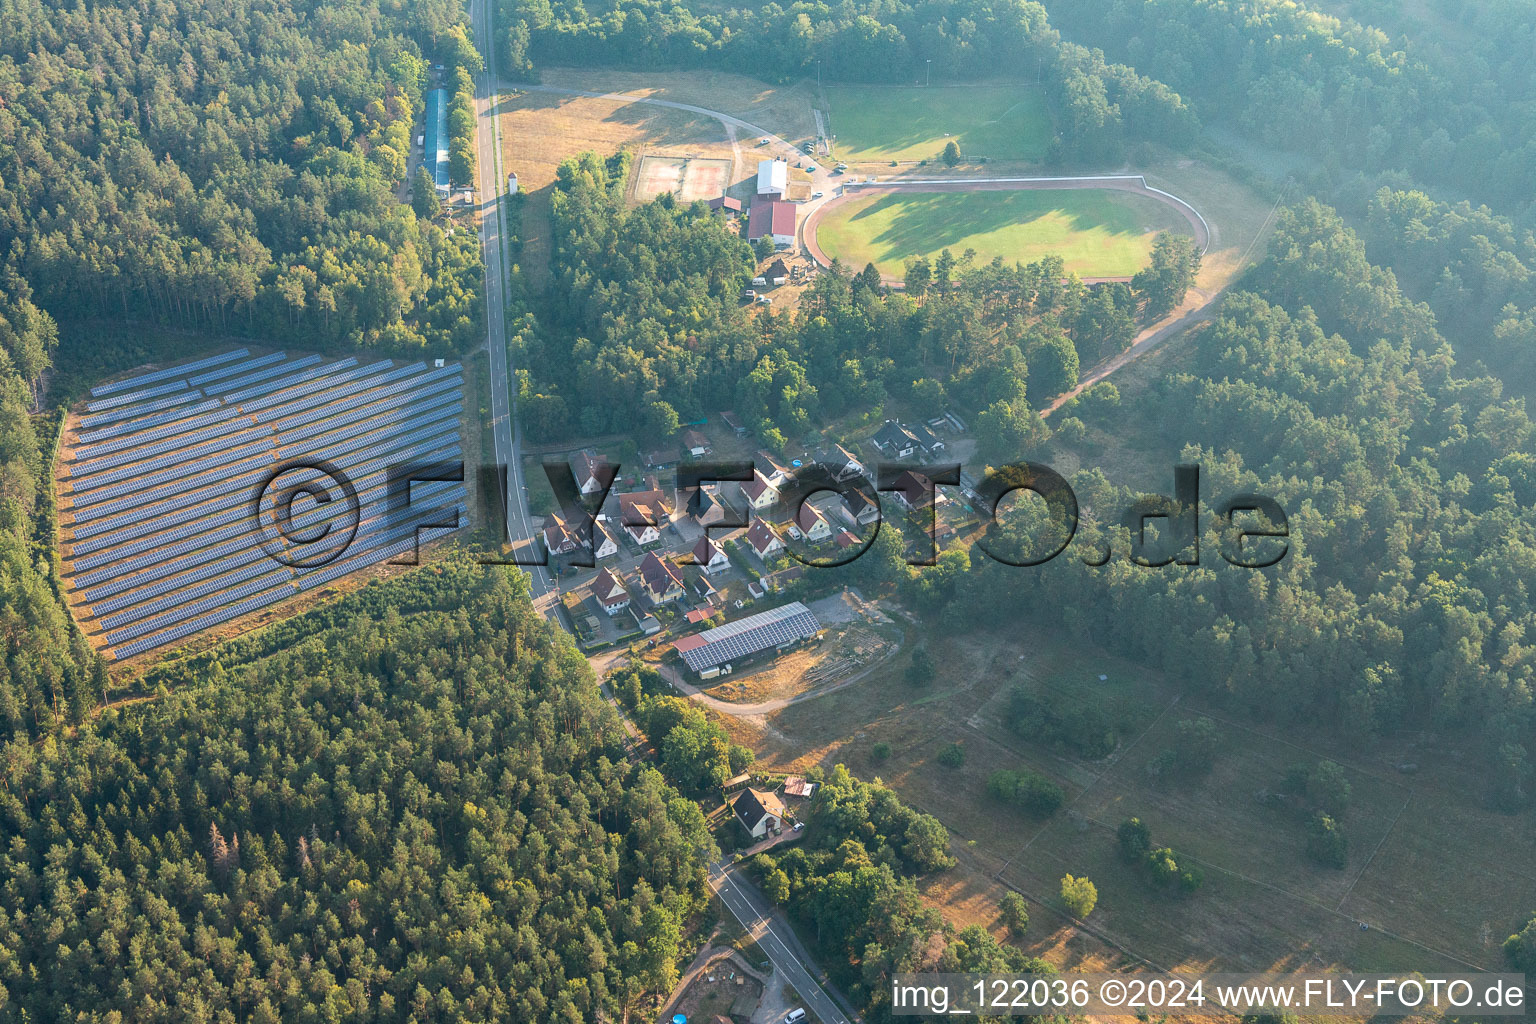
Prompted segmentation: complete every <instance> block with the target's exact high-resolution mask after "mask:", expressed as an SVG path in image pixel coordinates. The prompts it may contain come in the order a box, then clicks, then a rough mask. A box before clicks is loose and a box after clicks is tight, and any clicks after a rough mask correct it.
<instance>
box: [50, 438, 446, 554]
mask: <svg viewBox="0 0 1536 1024" xmlns="http://www.w3.org/2000/svg"><path fill="white" fill-rule="evenodd" d="M441 418H442V416H441V415H440V414H437V413H429V414H426V416H424V417H423V418H421V419H419V420H411V421H407V422H406V423H405V424H404V425H403V426H402V427H401V428H400V429H399V433H398V435H397V437H396V438H394V440H398V441H399V444H400V445H401V446H405V445H409V444H412V443H413V442H412V436H411V434H412V432H413V431H420V432H421V433H427V432H428V431H429V430H430V428H431V425H432V424H434V423H436V422H437V421H438V420H440V419H441ZM340 443H341V444H346V442H340ZM386 451H387V449H386ZM387 468H388V467H387V465H382V464H381V466H380V467H379V468H378V469H376V470H374V472H375V473H379V474H382V473H383V472H384V470H386V469H387ZM252 476H253V479H254V478H255V476H256V475H255V474H252ZM353 484H354V486H355V487H357V488H358V490H359V492H360V493H361V491H362V490H363V488H364V478H361V477H360V478H356V479H354V481H353ZM253 497H254V489H253V490H252V491H251V492H250V493H246V492H244V490H243V489H241V490H232V492H231V493H230V494H228V495H227V499H228V500H227V501H225V502H224V503H222V506H221V507H220V508H218V509H215V510H212V511H213V512H214V513H215V514H213V515H202V516H197V517H194V518H191V519H190V520H188V521H185V522H181V523H171V524H169V526H168V527H166V526H162V527H161V528H160V529H158V530H151V531H147V532H145V533H144V534H142V535H140V536H137V537H125V536H121V535H113V536H111V537H103V538H99V539H97V540H95V541H94V542H91V541H86V542H85V543H82V544H76V545H74V546H73V548H72V549H71V552H70V554H71V556H72V559H73V562H72V566H73V569H74V571H75V572H77V573H80V572H86V571H89V570H91V569H94V568H96V567H97V566H100V565H106V564H108V563H110V562H113V561H116V560H118V559H123V558H127V557H129V556H131V555H137V554H142V553H143V552H145V551H152V550H155V549H156V548H160V547H162V546H164V545H167V544H171V543H174V542H176V541H180V540H182V539H184V538H187V537H190V536H193V535H196V536H198V538H199V539H200V540H203V541H204V542H205V543H209V544H211V543H215V542H216V541H219V540H223V539H225V538H226V537H227V536H230V535H232V534H230V533H227V532H226V531H228V530H230V529H232V527H231V525H230V524H235V527H234V528H238V527H239V526H240V520H242V519H244V518H246V517H248V516H249V514H250V504H251V501H252V499H253ZM221 528H222V529H221ZM209 531H214V532H212V533H210V532H209Z"/></svg>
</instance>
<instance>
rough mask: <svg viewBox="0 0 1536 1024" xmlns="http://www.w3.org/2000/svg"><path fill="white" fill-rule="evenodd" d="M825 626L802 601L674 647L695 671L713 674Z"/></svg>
mask: <svg viewBox="0 0 1536 1024" xmlns="http://www.w3.org/2000/svg"><path fill="white" fill-rule="evenodd" d="M820 629H821V623H819V622H817V621H816V615H815V613H813V612H812V611H811V610H810V609H809V608H807V607H806V606H805V605H803V604H801V603H800V602H799V601H791V602H790V603H789V604H786V605H783V606H782V607H779V608H774V609H771V610H769V611H766V612H759V613H757V614H756V615H748V616H747V617H746V618H744V619H737V620H736V621H735V622H727V623H726V624H725V625H723V626H716V627H715V628H714V629H706V630H705V631H704V632H702V633H694V634H693V635H691V636H685V637H683V638H682V639H680V640H677V641H675V642H674V643H673V644H672V646H673V647H674V648H676V649H677V653H678V654H680V655H682V656H683V661H685V662H686V663H687V664H688V667H689V668H691V669H693V670H694V671H695V672H697V673H699V674H700V675H703V674H704V673H706V672H709V673H711V674H713V673H714V672H716V671H718V670H719V669H720V666H722V665H725V664H728V663H730V662H733V661H740V660H743V659H746V658H750V657H752V656H753V655H756V654H761V653H762V652H764V651H777V650H783V649H784V648H786V647H791V646H793V645H795V644H797V643H800V642H801V641H803V640H809V639H810V638H811V637H813V636H815V635H816V634H817V632H818V631H819V630H820Z"/></svg>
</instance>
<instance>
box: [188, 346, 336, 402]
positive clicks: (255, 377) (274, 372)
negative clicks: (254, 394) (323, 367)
mask: <svg viewBox="0 0 1536 1024" xmlns="http://www.w3.org/2000/svg"><path fill="white" fill-rule="evenodd" d="M318 362H320V357H319V356H305V357H304V358H302V359H290V360H287V361H286V362H282V363H278V364H277V365H275V366H268V367H266V368H265V369H262V370H257V371H256V372H255V373H248V374H246V375H245V376H243V377H236V378H235V379H234V380H229V381H225V382H224V383H222V384H220V385H218V387H217V388H215V389H214V394H216V395H218V396H219V397H220V398H222V399H224V401H226V402H230V401H235V400H236V399H235V393H236V392H240V391H244V390H246V389H247V388H252V387H255V388H259V387H261V386H262V385H260V384H258V383H257V382H258V381H271V380H272V379H273V378H274V377H279V376H281V375H283V374H285V373H292V372H293V371H294V370H296V369H298V368H299V367H302V366H313V365H315V364H316V363H318Z"/></svg>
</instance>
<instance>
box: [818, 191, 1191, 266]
mask: <svg viewBox="0 0 1536 1024" xmlns="http://www.w3.org/2000/svg"><path fill="white" fill-rule="evenodd" d="M1164 230H1168V231H1179V232H1185V233H1187V232H1188V230H1189V228H1188V225H1187V223H1186V222H1185V221H1184V219H1183V218H1182V217H1181V216H1179V214H1178V213H1177V212H1175V211H1174V210H1173V209H1171V208H1169V207H1167V206H1164V205H1163V204H1162V203H1159V202H1157V201H1156V200H1154V199H1149V198H1146V197H1145V196H1138V195H1132V194H1130V193H1125V192H1114V191H1110V190H1107V189H1047V190H1040V191H1016V192H1009V191H988V192H899V193H884V194H872V195H869V196H867V197H860V198H857V199H854V200H852V201H850V202H848V203H845V204H842V205H840V206H838V207H836V208H834V209H832V210H830V211H829V212H828V213H827V216H826V217H825V218H824V219H823V220H822V221H821V222H820V223H819V224H818V226H817V229H816V237H817V240H818V241H819V242H820V243H821V245H822V247H823V248H824V249H825V250H826V252H827V255H829V256H836V257H838V258H840V259H841V260H842V261H843V263H844V264H846V265H848V266H851V267H853V268H855V269H858V268H861V267H863V266H864V264H866V263H874V264H875V266H877V267H879V268H880V270H881V272H882V273H885V274H887V275H889V276H892V277H900V276H901V274H902V272H903V267H904V265H905V263H906V261H907V260H908V259H910V258H914V257H918V256H926V257H928V258H929V259H933V258H934V257H936V256H938V254H939V253H940V251H942V250H944V249H948V250H950V251H951V252H952V253H954V255H955V256H956V257H959V256H960V255H961V254H962V253H964V251H965V250H966V249H975V250H976V260H977V262H978V263H986V262H988V261H990V260H991V259H992V258H993V257H994V256H1001V257H1002V258H1003V259H1004V260H1005V261H1006V262H1009V263H1012V262H1014V261H1015V260H1017V261H1020V262H1024V263H1029V262H1032V261H1034V260H1038V259H1040V258H1041V257H1043V256H1046V255H1048V254H1050V253H1057V254H1059V255H1060V256H1061V258H1062V259H1063V260H1064V261H1065V263H1066V269H1067V270H1068V271H1070V272H1075V273H1077V274H1078V275H1079V276H1082V277H1129V276H1131V275H1132V274H1134V273H1136V271H1138V270H1140V269H1141V268H1142V267H1143V266H1145V265H1146V263H1147V259H1148V257H1149V255H1150V254H1151V251H1152V242H1153V240H1154V239H1155V238H1156V235H1157V232H1159V231H1164Z"/></svg>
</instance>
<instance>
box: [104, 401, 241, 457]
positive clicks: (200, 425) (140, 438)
mask: <svg viewBox="0 0 1536 1024" xmlns="http://www.w3.org/2000/svg"><path fill="white" fill-rule="evenodd" d="M207 407H208V409H209V411H207V412H203V413H201V414H199V415H194V416H187V417H183V418H181V419H177V420H173V421H171V422H170V423H167V424H165V425H163V426H158V427H151V428H149V429H147V430H142V431H124V432H122V433H121V434H118V435H116V436H113V437H109V438H107V439H105V440H101V441H93V442H90V443H87V444H76V445H75V451H74V455H75V459H74V461H75V463H76V464H81V465H83V464H84V463H87V462H89V461H91V460H94V459H96V458H98V457H100V456H103V455H108V454H111V453H113V452H120V451H124V450H128V449H133V448H137V447H138V446H139V445H141V444H148V443H150V442H151V441H160V440H168V439H171V438H175V437H179V436H181V435H183V434H188V433H192V432H194V431H199V430H202V429H204V428H205V427H208V426H209V425H211V424H214V423H222V422H224V421H226V420H231V419H237V418H240V410H238V409H232V408H229V407H227V406H223V405H220V404H219V402H218V400H217V399H215V400H213V401H210V402H208V403H207Z"/></svg>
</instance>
